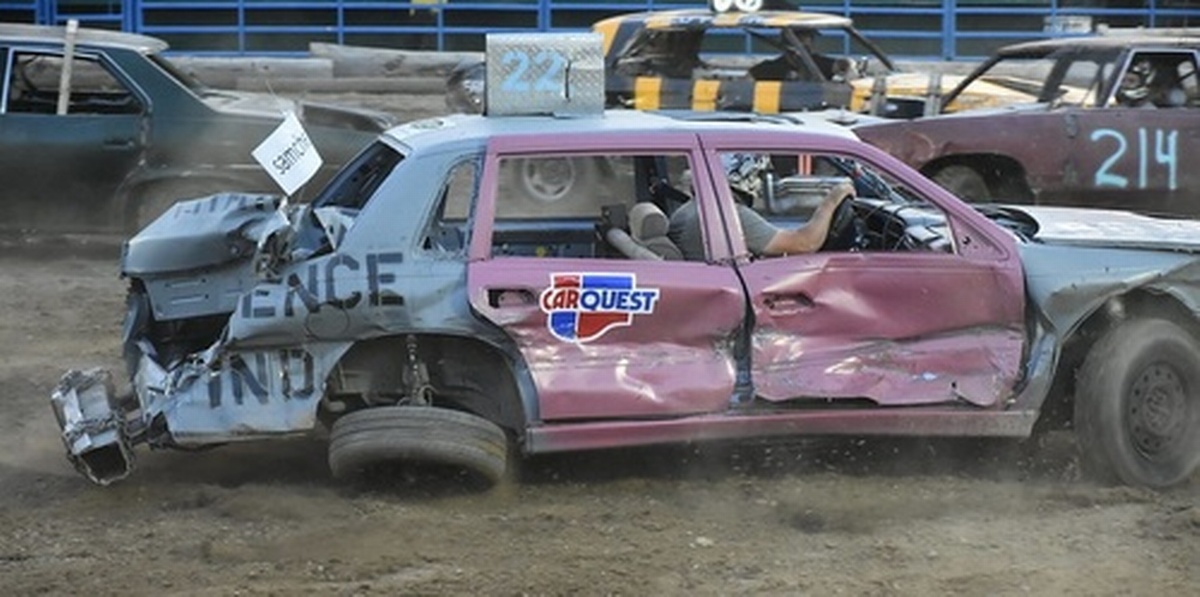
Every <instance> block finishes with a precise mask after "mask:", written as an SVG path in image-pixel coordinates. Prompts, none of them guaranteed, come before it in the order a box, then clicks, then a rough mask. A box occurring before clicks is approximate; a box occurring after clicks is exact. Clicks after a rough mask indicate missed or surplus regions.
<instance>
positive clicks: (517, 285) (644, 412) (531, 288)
mask: <svg viewBox="0 0 1200 597" xmlns="http://www.w3.org/2000/svg"><path fill="white" fill-rule="evenodd" d="M558 146H561V140H560V141H559V142H558ZM571 148H572V151H573V152H575V153H563V152H562V151H561V150H559V149H557V148H556V145H555V144H554V143H551V142H549V141H547V140H545V139H543V138H541V137H537V136H532V135H525V136H517V137H497V138H494V139H493V140H492V141H491V142H490V144H489V148H488V153H487V158H486V162H485V165H484V169H483V174H482V177H481V183H480V184H481V188H480V192H479V199H478V204H477V207H476V209H475V228H474V230H475V232H474V234H473V236H472V238H471V242H470V258H471V263H470V265H469V266H468V288H469V293H470V301H471V305H472V307H473V308H474V309H475V311H476V312H477V313H478V314H479V315H480V316H481V317H483V318H486V319H487V320H489V321H491V322H492V323H493V324H495V325H496V326H498V327H499V328H502V329H503V330H504V331H505V332H506V334H507V335H508V337H510V338H511V339H512V341H513V343H514V345H515V347H516V348H517V349H518V350H519V351H520V357H521V358H522V359H523V361H524V363H523V365H524V366H525V367H527V368H528V370H529V373H530V375H531V377H532V379H533V382H534V384H535V385H536V389H537V394H538V396H537V403H538V407H539V409H540V413H538V415H537V416H536V417H537V418H540V419H541V420H543V421H563V420H580V419H598V418H614V417H616V418H620V417H626V418H635V417H658V416H671V415H682V414H692V413H705V412H714V411H721V410H724V409H725V408H726V407H727V405H728V404H729V401H730V399H731V397H732V395H733V391H734V385H735V379H736V373H735V365H734V356H733V352H732V348H733V342H732V338H733V335H734V333H735V330H737V329H738V328H739V326H740V325H741V323H742V319H743V317H744V314H745V296H744V293H743V291H742V288H741V286H740V284H739V282H738V279H737V277H736V275H735V273H734V270H733V268H732V267H731V266H729V265H710V264H708V263H704V262H684V261H656V260H636V259H626V258H620V257H614V256H611V255H606V254H604V252H605V247H602V246H601V245H600V244H598V241H597V240H596V239H597V238H598V236H597V235H596V233H595V230H594V224H595V222H596V221H597V220H598V219H599V216H600V213H601V205H600V204H599V202H593V204H591V207H588V205H589V203H588V202H587V201H590V200H585V201H583V202H578V201H577V200H574V199H562V200H561V201H563V202H568V201H575V202H576V203H575V204H574V205H573V206H572V207H571V208H570V209H566V208H564V207H563V206H562V205H559V204H556V203H546V204H545V205H543V206H542V207H541V208H540V209H539V210H538V211H537V212H536V213H533V214H517V215H516V216H512V214H510V213H506V207H505V206H506V205H508V203H506V202H509V201H512V200H515V199H514V198H513V197H509V196H507V195H508V194H510V193H513V192H515V191H514V190H513V189H514V187H517V186H520V185H509V184H508V183H506V181H508V180H510V178H511V177H510V173H509V172H507V171H504V172H502V170H505V165H506V164H508V163H510V162H509V161H514V162H517V163H522V164H530V163H532V162H531V160H537V159H555V160H566V161H565V162H559V165H560V166H562V167H563V170H562V171H575V172H580V171H583V170H588V171H589V172H591V173H592V175H595V176H598V177H600V179H599V180H596V181H595V182H596V184H595V185H594V187H595V188H597V189H604V190H605V191H606V192H607V193H608V195H609V196H615V197H618V198H620V197H621V196H622V194H623V193H625V192H626V191H625V190H624V189H625V186H624V185H623V184H622V182H621V181H622V180H623V179H622V178H621V176H620V172H618V171H616V169H613V168H611V167H609V166H608V164H612V163H620V162H621V160H622V158H623V156H625V155H634V154H637V155H654V154H659V155H662V154H670V155H674V156H677V157H680V158H682V159H685V160H687V161H694V160H696V157H697V155H698V145H697V141H696V139H695V137H694V136H692V135H686V134H662V135H655V136H654V137H653V140H652V144H650V145H648V144H647V142H646V139H645V138H644V137H638V138H627V137H626V138H623V137H620V136H615V135H604V134H600V135H592V136H591V137H588V138H581V139H577V140H573V142H572V144H571ZM600 156H603V157H600ZM598 160H599V161H602V162H604V163H603V164H601V165H600V166H597V161H598ZM576 167H577V168H578V169H574V168H576ZM543 182H544V181H543ZM626 182H627V181H626ZM543 186H546V187H547V188H549V184H548V183H546V184H545V185H543ZM696 186H697V187H698V188H700V189H701V193H700V194H701V197H700V199H701V200H703V201H712V198H711V188H710V187H709V186H708V184H707V182H704V181H703V180H702V181H701V184H698V185H696ZM627 192H628V195H626V197H628V201H630V202H631V201H632V197H633V196H634V189H632V188H629V189H628V191H627ZM498 195H504V196H498ZM556 213H564V214H567V215H568V216H571V217H555V214H556ZM723 240H724V239H722V241H723Z"/></svg>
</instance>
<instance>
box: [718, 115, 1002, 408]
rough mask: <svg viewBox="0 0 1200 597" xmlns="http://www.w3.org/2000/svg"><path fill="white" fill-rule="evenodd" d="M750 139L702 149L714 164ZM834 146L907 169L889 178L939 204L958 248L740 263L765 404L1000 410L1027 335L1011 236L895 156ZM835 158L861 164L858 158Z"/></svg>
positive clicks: (756, 377) (726, 200) (726, 198)
mask: <svg viewBox="0 0 1200 597" xmlns="http://www.w3.org/2000/svg"><path fill="white" fill-rule="evenodd" d="M753 142H754V138H753V137H743V138H727V139H721V138H712V143H708V142H707V139H706V144H705V149H706V150H708V157H709V159H710V160H712V161H713V163H718V161H719V159H720V155H721V153H723V152H725V151H745V150H748V149H751V148H752V147H748V146H747V145H748V144H751V143H753ZM763 145H764V144H763V143H762V142H759V143H758V145H757V146H754V147H753V149H773V150H777V151H791V152H793V154H794V152H796V151H797V150H798V149H800V148H796V147H785V146H777V147H774V148H769V147H764V146H763ZM834 147H835V148H836V149H837V151H839V152H853V151H868V150H871V151H870V153H869V154H868V155H870V156H871V158H872V160H871V161H875V160H883V161H885V162H886V163H888V164H890V168H891V169H892V170H893V171H896V170H902V171H904V173H902V174H900V176H898V177H894V178H899V179H900V180H902V181H904V182H905V183H909V187H910V188H909V191H910V192H912V193H917V194H920V195H923V196H926V197H929V198H930V199H935V200H936V201H937V202H939V203H941V204H942V210H943V212H944V213H945V215H946V217H947V218H948V220H949V222H950V229H952V230H953V236H954V241H953V247H952V250H949V251H945V250H940V251H930V250H908V251H904V250H893V251H870V250H864V251H854V252H851V251H840V252H817V253H811V254H802V255H792V256H781V257H770V258H760V259H754V260H749V261H743V264H742V266H741V268H740V269H741V272H742V274H743V276H744V279H745V282H746V286H747V288H748V290H749V294H750V300H751V306H752V309H753V311H754V316H755V326H754V331H753V336H752V339H751V359H752V378H753V381H754V385H755V391H756V393H757V395H758V396H759V397H760V398H763V399H766V400H770V401H785V400H792V399H798V398H817V399H822V400H826V399H829V400H863V399H865V400H868V401H870V402H872V403H875V404H878V405H913V404H929V403H946V402H967V403H971V404H976V405H978V406H984V407H988V406H996V405H997V404H998V403H999V402H1000V401H1001V400H1002V399H1003V398H1005V397H1007V396H1009V395H1010V394H1011V389H1012V387H1013V384H1014V383H1015V381H1016V379H1017V378H1018V375H1019V368H1020V363H1021V353H1022V347H1023V337H1024V334H1023V311H1024V298H1023V289H1024V285H1023V281H1022V275H1021V267H1020V263H1019V261H1018V257H1017V253H1016V250H1015V247H1014V246H1013V244H1012V240H1011V239H1010V238H1008V237H1007V236H1005V235H1004V234H1003V233H1002V232H1000V231H999V230H998V229H995V228H993V227H991V226H990V225H989V223H988V222H986V220H984V219H983V218H982V217H981V216H979V214H977V213H975V212H974V211H972V210H971V209H970V208H969V207H967V206H965V205H963V204H961V203H960V202H957V201H955V200H953V199H952V198H951V197H950V196H949V195H948V194H946V193H945V192H943V191H941V190H940V189H938V188H937V187H936V186H934V185H933V184H932V183H930V182H929V181H927V180H926V179H924V178H922V177H920V176H919V175H916V174H915V173H913V172H912V171H911V170H908V169H906V168H904V167H903V166H902V165H900V164H899V162H897V161H895V160H894V159H892V158H890V157H889V156H886V155H884V154H882V153H881V152H878V151H874V150H873V149H872V148H865V149H863V148H861V147H860V146H857V145H845V144H843V145H842V146H840V147H839V146H837V145H836V144H835V145H834ZM830 153H832V150H831V151H830ZM809 155H812V154H809ZM840 155H843V156H848V157H851V158H852V159H854V160H856V162H855V163H859V164H864V163H866V160H862V159H861V158H860V157H859V156H856V155H853V154H852V153H850V154H846V153H841V154H840ZM868 165H869V164H868ZM714 176H715V178H716V180H715V181H714V184H715V188H717V189H728V183H727V182H726V181H725V177H724V176H725V175H724V172H723V171H722V170H721V169H720V168H717V169H715V170H714ZM719 196H720V201H721V205H722V206H724V207H725V209H727V210H730V211H732V205H733V204H732V201H733V198H732V197H731V195H730V194H729V193H728V192H726V191H724V190H722V191H721V192H719ZM731 221H733V222H737V221H738V220H736V219H734V218H731ZM731 227H732V225H731ZM730 233H731V237H732V238H733V239H734V250H735V251H739V252H743V254H744V251H745V248H744V245H741V244H740V243H741V234H740V230H739V229H738V228H733V229H731V230H730ZM947 234H949V233H947ZM823 403H824V402H823Z"/></svg>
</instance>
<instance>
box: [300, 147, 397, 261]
mask: <svg viewBox="0 0 1200 597" xmlns="http://www.w3.org/2000/svg"><path fill="white" fill-rule="evenodd" d="M403 159H404V156H403V155H401V154H400V152H398V151H396V150H395V149H393V148H392V147H391V146H389V145H387V144H386V143H382V142H380V141H376V142H375V143H374V144H372V145H370V146H368V147H367V148H366V149H364V150H363V151H362V153H360V154H358V157H356V158H354V160H353V161H352V162H350V163H349V164H346V165H345V166H343V167H342V169H341V170H340V171H339V172H338V174H337V176H335V177H334V178H333V180H331V181H330V182H329V184H328V185H326V186H325V188H324V189H322V191H321V194H320V195H318V196H317V198H316V199H315V200H313V202H312V204H311V206H309V207H306V208H305V209H303V210H302V211H301V216H300V220H299V223H298V226H297V229H296V237H295V242H294V248H295V250H296V253H295V255H296V256H297V257H300V258H305V257H310V256H316V255H323V254H325V253H328V252H329V251H331V250H333V249H335V248H336V247H337V245H338V244H339V243H340V241H341V237H342V236H343V235H344V234H345V233H346V231H347V230H349V229H350V227H351V226H353V224H354V218H355V217H356V216H357V215H358V212H359V211H361V210H362V208H363V207H364V206H365V205H366V204H367V203H368V202H369V201H370V200H371V197H373V196H374V195H375V191H376V190H377V189H378V188H379V185H381V184H383V181H384V180H385V179H387V177H388V175H389V174H391V172H392V170H393V169H394V168H395V167H396V165H397V164H399V163H400V162H401V161H402V160H403Z"/></svg>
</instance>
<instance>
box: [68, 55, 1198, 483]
mask: <svg viewBox="0 0 1200 597" xmlns="http://www.w3.org/2000/svg"><path fill="white" fill-rule="evenodd" d="M509 49H511V50H513V51H529V52H544V51H551V50H549V49H547V46H545V45H537V46H522V45H519V44H515V45H514V46H512V47H510V48H509ZM527 74H528V75H529V76H541V74H540V73H527ZM563 74H565V75H566V76H567V77H568V81H567V82H566V83H561V85H562V87H559V89H567V90H568V91H569V93H565V94H564V93H559V92H558V90H556V91H554V92H548V93H545V94H537V93H534V92H532V91H528V90H527V91H526V92H524V93H527V94H529V95H527V96H525V97H526V101H524V102H515V101H514V102H512V104H514V105H520V104H524V105H526V106H528V107H529V108H530V109H531V110H532V111H540V110H541V109H542V108H544V107H545V105H546V104H554V103H556V102H558V103H566V104H571V105H567V106H564V111H569V112H572V114H571V115H570V116H562V117H556V116H548V115H521V114H506V115H496V114H493V115H489V116H482V115H464V114H456V115H451V116H447V117H444V118H435V119H429V120H422V121H415V122H412V123H408V124H405V125H402V126H399V127H397V128H393V129H391V130H390V131H388V132H387V133H385V134H384V135H382V136H381V137H380V138H379V139H378V141H377V142H375V143H374V144H372V145H371V146H370V147H368V148H367V149H366V150H365V151H364V152H363V153H361V154H360V155H359V156H358V157H357V158H355V159H354V160H353V161H352V162H351V163H349V164H347V165H346V166H345V167H344V168H343V169H342V171H341V172H340V173H339V174H338V175H337V176H336V177H335V178H334V179H333V181H332V182H331V183H330V184H329V185H327V186H326V187H325V188H324V189H323V190H322V191H321V193H320V194H319V195H318V196H317V197H316V198H315V199H314V200H313V201H312V202H311V203H307V204H289V203H285V202H281V201H280V200H279V198H278V197H275V196H271V195H254V194H244V193H225V194H217V195H213V196H210V197H206V198H200V199H194V200H190V201H186V202H182V203H179V204H176V205H175V206H174V207H172V208H171V209H170V210H169V211H168V212H166V213H165V214H164V215H163V216H162V217H160V218H159V219H157V220H156V221H155V222H153V223H152V224H150V225H149V226H148V227H146V228H145V229H144V230H142V231H141V232H140V233H139V234H138V235H137V236H135V237H134V238H132V239H131V240H129V241H128V244H127V247H126V250H125V253H124V255H123V257H122V262H121V272H122V274H123V275H124V276H125V277H126V278H127V279H128V281H129V300H128V309H127V313H126V316H125V325H124V329H123V346H124V357H125V363H126V370H125V372H124V374H123V375H122V376H121V378H122V379H123V380H122V381H120V382H118V380H117V379H116V378H115V376H114V375H113V374H112V373H111V372H108V371H105V370H102V369H79V370H73V371H70V372H68V373H67V374H66V375H64V376H63V378H62V380H61V382H60V384H59V385H58V387H57V388H56V389H55V391H54V393H53V395H52V397H51V405H52V407H53V409H54V412H55V414H56V417H57V419H58V422H59V424H60V426H61V431H62V439H63V442H64V444H65V446H66V449H67V455H68V457H69V459H70V460H71V461H72V462H73V463H74V465H75V466H76V467H77V468H78V470H79V471H80V472H81V473H82V474H84V475H85V476H87V477H88V478H90V479H91V480H93V481H95V482H98V483H102V484H107V483H111V482H114V481H116V480H118V479H121V478H123V477H125V476H127V475H128V474H129V473H130V472H131V470H132V469H133V466H134V454H135V449H136V447H137V446H139V445H141V444H146V445H149V446H150V447H153V448H181V449H194V448H199V447H206V446H214V445H219V444H225V443H230V442H238V441H248V440H268V439H272V438H280V437H284V436H289V435H293V434H303V433H314V434H316V435H318V436H320V435H324V433H326V432H327V433H328V440H329V452H328V457H329V466H330V470H331V471H332V473H333V475H334V476H336V477H339V478H344V477H354V476H357V475H359V474H361V473H362V472H363V471H369V470H371V469H373V468H374V467H375V466H376V465H379V464H382V463H390V462H393V461H396V460H400V461H403V462H415V463H425V464H429V463H432V464H437V465H443V466H445V465H450V466H454V467H461V468H462V469H465V470H467V471H470V472H472V473H473V474H475V475H477V476H478V477H480V478H482V479H485V480H488V481H492V482H496V481H499V480H501V479H503V478H505V477H506V475H507V474H508V473H509V470H510V468H509V467H510V462H512V461H513V459H512V457H513V456H518V455H532V454H545V453H552V452H563V451H577V450H594V449H602V448H614V447H620V446H646V445H655V444H667V443H678V442H696V441H708V440H747V439H752V438H753V439H762V438H795V437H810V436H824V435H857V436H864V435H873V434H875V435H892V436H943V437H999V438H1027V437H1029V436H1031V435H1032V434H1033V433H1034V432H1035V430H1039V431H1040V430H1044V429H1056V428H1070V429H1073V430H1074V432H1075V433H1076V434H1077V435H1078V438H1079V446H1080V453H1081V460H1082V463H1083V468H1084V469H1085V470H1086V471H1087V472H1088V473H1089V474H1090V475H1092V476H1093V477H1094V478H1096V479H1100V480H1104V481H1111V482H1121V483H1127V484H1130V485H1135V486H1144V487H1154V488H1159V487H1168V486H1171V485H1174V484H1177V483H1180V482H1182V481H1184V480H1185V479H1187V478H1188V477H1189V476H1190V475H1192V474H1193V473H1194V471H1195V469H1196V467H1197V463H1198V461H1200V290H1197V289H1198V288H1200V285H1198V283H1200V240H1198V239H1200V223H1197V222H1188V221H1167V220H1157V219H1153V218H1149V217H1146V216H1139V215H1135V214H1130V213H1125V212H1104V211H1088V210H1081V209H1068V208H1046V207H1032V208H1029V209H1028V210H1020V209H1016V208H1002V207H988V208H987V209H986V210H980V209H977V208H975V207H973V206H971V205H968V204H966V203H964V202H962V201H961V200H959V199H958V198H956V197H955V196H953V195H952V194H950V193H949V192H947V191H946V190H945V189H943V188H941V187H940V186H938V185H936V184H935V183H933V182H932V181H930V180H929V179H927V178H925V177H923V176H921V175H920V174H918V173H917V172H916V171H914V170H912V169H911V168H909V167H908V166H905V165H904V164H903V163H901V162H899V161H898V160H896V159H895V158H893V157H891V156H889V155H888V154H886V153H885V152H883V151H881V150H879V149H878V148H875V147H873V146H870V145H868V144H866V143H863V142H861V141H859V140H857V139H856V138H854V137H853V136H852V134H851V133H850V132H849V131H848V130H847V129H845V128H844V127H838V126H834V125H830V124H825V125H821V124H820V123H816V122H814V123H808V124H803V125H798V124H796V123H793V122H788V121H785V120H783V119H772V118H769V117H765V116H762V117H743V118H732V117H728V116H726V115H714V114H712V113H709V114H710V116H709V117H707V118H688V117H683V116H682V115H673V114H666V113H651V112H642V111H632V110H610V111H604V110H602V109H597V110H595V111H594V112H591V113H587V114H585V113H582V112H583V111H584V108H586V107H587V106H595V107H597V108H602V107H603V99H602V96H599V94H597V95H596V96H594V97H593V99H590V100H586V101H585V100H582V99H581V98H583V97H584V96H585V95H586V92H587V91H588V89H589V88H588V87H587V86H586V85H582V86H581V85H579V84H578V81H576V80H574V79H571V77H582V78H586V77H587V73H581V72H579V71H578V70H576V71H573V72H572V73H563ZM591 89H595V88H594V87H592V88H591ZM580 101H585V103H584V105H583V106H580V105H577V104H576V102H580ZM580 156H583V157H587V156H606V158H607V160H608V162H609V163H610V165H611V168H612V176H611V177H610V178H609V179H608V181H607V182H606V183H605V184H602V185H600V184H598V185H595V186H594V188H593V193H594V194H595V195H596V196H594V197H592V198H590V199H588V200H578V201H573V200H565V199H564V200H560V201H555V202H550V203H536V204H530V203H528V202H526V201H525V200H523V199H522V198H521V193H522V192H521V190H520V189H519V188H517V187H516V186H514V184H513V180H514V178H513V177H512V176H511V175H509V171H510V170H511V169H512V168H513V167H514V164H519V163H524V162H528V161H538V160H545V161H562V160H565V159H570V158H575V157H580ZM736 156H754V157H753V160H752V161H753V162H754V163H757V164H759V165H761V166H762V168H761V169H758V170H756V171H754V172H753V176H751V175H750V174H749V171H743V170H741V169H740V168H739V169H737V170H733V169H729V168H728V164H731V163H734V162H735V161H737V158H736ZM744 161H748V160H744ZM733 172H738V173H739V174H738V177H739V180H741V181H742V182H746V181H758V183H759V184H758V185H757V186H758V187H761V188H763V189H771V190H770V191H764V192H762V193H756V194H755V195H750V196H749V199H747V200H746V203H745V207H744V208H740V207H738V205H739V203H738V202H739V201H742V199H739V196H738V195H735V193H734V192H733V190H732V189H731V182H733V181H734V174H733ZM781 181H786V184H777V183H779V182H781ZM847 182H848V183H850V184H852V185H853V187H854V189H855V197H853V198H852V199H849V200H847V201H844V202H842V203H841V204H840V207H838V208H837V209H836V211H835V213H834V214H833V218H832V224H831V225H830V229H829V231H828V234H827V235H826V238H825V242H824V245H823V246H822V247H821V249H820V250H819V251H816V252H811V253H801V254H791V255H784V256H777V257H764V256H762V255H758V254H755V253H753V252H752V251H755V250H757V249H754V243H753V242H751V239H749V238H747V235H745V234H744V233H743V230H742V227H741V225H740V224H739V223H740V222H741V219H742V218H743V217H749V216H748V215H745V214H747V212H745V211H743V210H744V209H750V210H754V211H756V212H757V213H758V214H759V215H761V216H763V217H764V218H767V219H768V220H771V221H774V222H776V223H777V224H778V225H780V226H796V225H798V224H799V223H800V222H804V221H805V220H806V219H807V218H809V217H811V214H812V206H813V204H814V201H813V200H812V198H813V197H814V196H817V197H819V196H821V195H822V194H823V193H825V192H827V189H828V187H829V185H841V184H844V183H847ZM596 206H601V207H599V208H597V207H596ZM683 210H691V212H692V215H695V216H696V218H694V219H693V221H694V222H695V228H693V229H691V230H692V232H691V233H690V234H691V238H692V239H693V240H694V245H695V246H694V248H695V250H696V251H699V253H695V254H689V253H688V252H687V251H685V249H686V248H687V246H686V245H685V244H684V243H683V237H681V236H678V235H677V234H674V233H673V232H672V227H673V226H675V225H676V224H674V223H673V222H672V216H678V215H679V214H681V213H682V212H683ZM676 219H677V220H678V217H676ZM685 256H686V257H688V258H686V259H684V258H683V257H685ZM126 383H127V384H128V387H129V389H128V390H127V391H126V390H124V388H123V386H125V385H126ZM119 386H121V387H119Z"/></svg>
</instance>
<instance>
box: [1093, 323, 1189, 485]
mask: <svg viewBox="0 0 1200 597" xmlns="http://www.w3.org/2000/svg"><path fill="white" fill-rule="evenodd" d="M1075 432H1076V434H1077V435H1078V439H1079V447H1080V461H1081V465H1082V467H1083V470H1084V473H1086V474H1087V475H1088V476H1090V477H1092V478H1094V479H1095V480H1097V481H1100V482H1105V483H1113V482H1120V483H1124V484H1127V485H1133V486H1140V487H1150V488H1155V489H1161V488H1166V487H1169V486H1171V485H1175V484H1178V483H1180V482H1183V481H1185V480H1186V479H1187V478H1188V477H1189V476H1191V475H1192V473H1193V472H1195V470H1196V466H1197V464H1200V342H1197V340H1196V338H1195V337H1193V336H1192V335H1191V334H1189V333H1188V332H1187V331H1186V330H1184V329H1183V328H1181V327H1180V326H1178V325H1176V324H1175V323H1173V322H1170V321H1166V320H1163V319H1135V320H1131V321H1127V322H1124V323H1122V324H1120V325H1118V326H1117V327H1115V328H1113V329H1112V330H1109V332H1108V333H1107V334H1105V335H1104V336H1103V337H1102V338H1100V340H1099V341H1097V342H1096V344H1095V345H1094V346H1093V347H1092V350H1091V351H1090V352H1089V354H1088V356H1087V358H1086V359H1085V360H1084V363H1083V367H1081V368H1080V370H1079V380H1078V384H1077V387H1076V393H1075Z"/></svg>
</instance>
